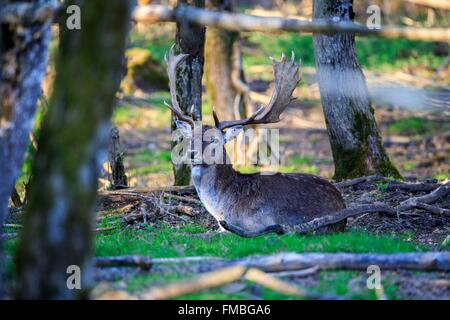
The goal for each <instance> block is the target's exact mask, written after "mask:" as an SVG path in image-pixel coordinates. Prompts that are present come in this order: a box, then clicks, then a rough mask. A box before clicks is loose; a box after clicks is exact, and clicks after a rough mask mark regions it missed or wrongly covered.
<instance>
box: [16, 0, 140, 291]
mask: <svg viewBox="0 0 450 320" xmlns="http://www.w3.org/2000/svg"><path fill="white" fill-rule="evenodd" d="M130 3H131V1H123V0H110V1H104V0H85V1H83V0H79V1H68V2H66V3H65V4H66V5H67V6H68V5H72V4H76V5H80V7H81V29H80V30H69V29H67V28H66V25H65V22H64V23H62V24H61V25H60V44H59V52H58V56H57V61H56V70H57V72H56V80H55V86H54V90H53V95H52V98H51V102H50V107H49V110H48V113H47V115H46V117H45V119H44V123H43V126H42V131H41V133H40V136H39V142H38V143H39V150H38V151H37V154H36V159H35V162H34V166H33V169H32V171H33V180H32V182H31V184H32V185H31V192H30V198H29V201H28V205H27V208H26V218H25V224H24V229H23V232H22V235H21V239H20V244H19V249H18V254H17V268H18V269H17V274H18V281H17V282H18V285H17V294H18V297H19V298H23V299H81V298H87V297H88V294H89V289H90V287H91V284H92V283H91V260H90V257H91V251H92V250H91V249H92V228H93V220H94V219H93V218H94V217H93V207H94V202H95V195H96V189H97V180H98V173H99V170H100V165H101V163H102V161H103V160H105V159H106V150H107V143H108V136H109V128H110V117H111V113H112V110H113V105H114V103H115V93H116V90H117V89H118V87H119V81H120V73H121V67H122V59H123V55H124V51H125V43H126V41H125V39H126V35H127V32H128V29H129V25H130V17H131V9H132V8H131V7H132V6H131V4H130ZM71 266H72V267H71ZM77 268H79V271H80V273H78V272H77V271H78V270H77ZM77 275H80V288H79V289H77V288H78V286H77V285H78V282H77ZM71 276H72V277H71ZM70 277H71V278H70ZM71 286H74V287H75V289H72V290H71V289H69V288H73V287H71Z"/></svg>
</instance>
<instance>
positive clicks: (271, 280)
mask: <svg viewBox="0 0 450 320" xmlns="http://www.w3.org/2000/svg"><path fill="white" fill-rule="evenodd" d="M244 278H245V279H246V280H249V281H252V282H255V283H257V284H260V285H262V286H264V287H266V288H269V289H272V290H274V291H277V292H281V293H283V294H285V295H288V296H295V297H308V298H312V297H311V295H310V294H309V293H308V292H306V291H305V290H303V289H301V288H299V287H298V286H294V285H292V284H290V283H288V282H286V281H283V280H280V279H277V278H276V277H274V276H272V275H270V274H268V273H265V272H263V271H261V270H258V269H255V268H251V269H249V270H248V271H247V272H246V273H245V276H244ZM315 298H319V297H315Z"/></svg>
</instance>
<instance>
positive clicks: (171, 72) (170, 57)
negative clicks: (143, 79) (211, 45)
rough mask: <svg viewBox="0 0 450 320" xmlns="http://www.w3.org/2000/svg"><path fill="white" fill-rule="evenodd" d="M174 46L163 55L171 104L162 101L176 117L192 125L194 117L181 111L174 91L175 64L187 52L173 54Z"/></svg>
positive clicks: (185, 55) (184, 57) (184, 56)
mask: <svg viewBox="0 0 450 320" xmlns="http://www.w3.org/2000/svg"><path fill="white" fill-rule="evenodd" d="M174 47H175V45H173V46H172V47H171V48H170V50H169V53H166V55H165V56H164V60H165V61H166V64H167V74H168V76H169V86H170V96H171V99H172V105H170V104H168V103H167V102H165V101H164V104H165V105H166V106H167V107H169V108H170V110H172V111H173V113H174V114H175V115H176V116H177V118H178V119H180V120H182V121H185V122H188V123H189V124H190V125H192V126H194V119H193V118H192V117H189V116H187V115H185V114H184V113H183V111H182V110H181V108H180V105H179V104H178V100H177V92H176V76H177V66H178V64H179V63H180V62H181V61H183V60H184V59H186V57H187V56H189V55H188V54H179V55H175V54H174Z"/></svg>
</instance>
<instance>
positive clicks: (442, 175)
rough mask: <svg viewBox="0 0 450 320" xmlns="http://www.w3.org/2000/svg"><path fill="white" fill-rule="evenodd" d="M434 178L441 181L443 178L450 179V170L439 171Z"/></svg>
mask: <svg viewBox="0 0 450 320" xmlns="http://www.w3.org/2000/svg"><path fill="white" fill-rule="evenodd" d="M433 178H435V179H438V180H440V181H442V180H448V179H450V173H449V172H441V173H437V174H435V175H434V176H433Z"/></svg>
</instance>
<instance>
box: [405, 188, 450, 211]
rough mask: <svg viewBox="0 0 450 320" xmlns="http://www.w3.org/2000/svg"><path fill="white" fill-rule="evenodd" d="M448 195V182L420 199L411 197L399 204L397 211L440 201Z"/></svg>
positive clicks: (449, 192) (449, 190)
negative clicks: (419, 204)
mask: <svg viewBox="0 0 450 320" xmlns="http://www.w3.org/2000/svg"><path fill="white" fill-rule="evenodd" d="M449 194H450V182H447V183H446V184H443V185H441V186H440V187H439V188H437V189H436V190H434V191H433V192H431V193H429V194H426V195H424V196H420V197H413V198H410V199H408V200H405V201H403V202H401V203H400V205H399V206H398V210H399V211H406V210H409V209H412V208H415V207H416V206H417V204H418V203H422V204H431V203H434V202H436V201H438V200H439V199H442V198H444V197H446V196H448V195H449Z"/></svg>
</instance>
